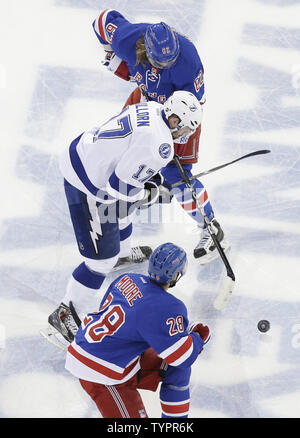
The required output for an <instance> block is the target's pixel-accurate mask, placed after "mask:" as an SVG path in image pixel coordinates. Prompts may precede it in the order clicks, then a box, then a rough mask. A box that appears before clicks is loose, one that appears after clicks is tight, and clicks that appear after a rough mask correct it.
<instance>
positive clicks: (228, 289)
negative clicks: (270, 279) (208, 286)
mask: <svg viewBox="0 0 300 438" xmlns="http://www.w3.org/2000/svg"><path fill="white" fill-rule="evenodd" d="M174 161H175V164H176V166H177V168H178V170H179V172H180V174H181V177H182V179H183V181H184V183H185V184H186V186H187V188H188V189H189V191H190V192H191V195H192V198H193V200H194V201H195V203H196V206H197V209H198V210H199V212H200V213H201V215H202V217H203V219H204V222H205V225H206V227H207V229H208V232H209V234H210V236H211V238H212V240H213V242H214V244H215V246H216V248H217V251H218V253H219V255H220V257H221V259H222V261H223V263H224V265H225V268H226V272H227V279H226V282H225V285H224V287H223V289H222V290H221V292H220V293H219V295H218V296H217V298H216V299H215V301H214V307H215V308H216V309H217V310H221V309H223V308H224V307H225V306H226V304H227V302H228V300H229V298H230V296H231V294H232V291H233V287H234V284H235V275H234V272H233V270H232V268H231V266H230V263H229V261H228V259H227V257H226V255H225V253H224V250H223V248H222V246H221V245H220V242H219V241H218V239H217V236H216V234H215V232H214V230H213V228H212V224H211V222H210V220H209V219H208V217H207V216H206V214H205V211H204V208H203V207H202V205H201V203H200V201H199V199H198V198H197V194H196V192H195V190H194V187H193V185H192V184H191V180H190V178H189V177H188V175H187V173H186V171H185V170H184V168H183V167H182V164H181V162H180V159H179V156H178V155H176V154H175V155H174Z"/></svg>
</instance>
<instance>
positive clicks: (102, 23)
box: [93, 9, 205, 103]
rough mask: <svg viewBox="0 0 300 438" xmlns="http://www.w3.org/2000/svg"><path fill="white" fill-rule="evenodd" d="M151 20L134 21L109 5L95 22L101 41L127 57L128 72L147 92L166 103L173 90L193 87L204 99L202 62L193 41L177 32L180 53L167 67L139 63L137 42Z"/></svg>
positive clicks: (196, 94)
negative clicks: (170, 65)
mask: <svg viewBox="0 0 300 438" xmlns="http://www.w3.org/2000/svg"><path fill="white" fill-rule="evenodd" d="M148 26H149V23H138V24H132V23H130V22H129V21H128V20H126V18H125V17H124V16H123V15H122V14H120V13H119V12H118V11H116V10H113V9H106V10H105V11H103V12H102V13H101V14H100V16H99V17H98V18H97V19H96V20H95V21H94V22H93V28H94V31H95V33H96V35H97V37H98V39H99V41H100V43H101V44H102V45H103V46H104V47H105V46H106V47H107V48H110V49H111V50H113V51H114V52H115V53H116V55H117V56H118V57H119V58H121V59H122V60H123V61H125V63H126V65H127V67H128V74H129V75H128V79H129V76H130V77H131V79H132V80H134V81H136V83H137V85H139V86H140V87H141V88H143V89H144V90H145V91H146V93H147V94H148V96H149V97H150V98H151V99H152V100H155V101H157V102H160V103H163V102H164V101H165V100H166V99H167V98H168V97H169V96H170V95H171V94H172V93H173V92H174V91H176V90H185V91H190V92H192V93H193V94H195V96H196V97H197V98H198V99H199V100H200V101H201V103H204V101H205V97H204V81H203V75H204V71H203V65H202V62H201V60H200V57H199V55H198V52H197V50H196V48H195V46H194V44H193V43H192V42H191V41H190V40H189V39H188V38H187V37H185V36H183V35H181V34H179V33H178V32H177V34H178V39H179V45H180V54H179V57H178V59H177V61H176V62H175V64H174V65H173V66H172V67H171V68H168V69H158V68H155V67H153V66H152V65H151V64H150V63H149V62H146V63H145V66H143V65H142V64H141V63H139V64H137V65H136V42H137V41H138V39H139V38H140V37H141V36H142V35H144V34H145V32H146V29H147V27H148Z"/></svg>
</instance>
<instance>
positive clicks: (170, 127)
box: [48, 92, 202, 342]
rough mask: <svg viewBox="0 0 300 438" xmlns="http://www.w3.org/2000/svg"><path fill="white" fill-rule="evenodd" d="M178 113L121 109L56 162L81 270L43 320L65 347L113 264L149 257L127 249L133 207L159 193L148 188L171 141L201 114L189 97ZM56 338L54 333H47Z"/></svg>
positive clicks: (143, 106) (151, 105)
mask: <svg viewBox="0 0 300 438" xmlns="http://www.w3.org/2000/svg"><path fill="white" fill-rule="evenodd" d="M183 93H184V94H183V95H182V92H175V93H174V94H173V96H172V99H173V100H174V99H175V100H176V99H177V100H182V96H184V97H185V98H186V102H187V103H188V105H181V107H180V106H179V107H180V108H183V109H181V110H180V111H178V114H175V113H172V114H170V113H166V112H165V109H166V107H165V106H164V105H161V104H159V103H157V102H148V103H140V104H137V105H132V106H129V107H127V108H126V109H124V110H123V111H122V112H121V113H120V114H118V115H116V116H115V117H112V118H111V119H109V120H108V121H107V122H106V123H104V124H102V125H101V126H97V127H94V128H92V129H89V130H87V131H85V132H84V133H82V134H81V135H80V136H79V137H77V138H76V139H75V140H73V141H72V143H71V145H70V146H69V147H68V148H67V149H66V150H65V151H64V153H63V154H62V156H61V159H60V169H61V172H62V174H63V176H64V178H65V182H64V185H65V193H66V198H67V202H68V206H69V211H70V216H71V220H72V224H73V228H74V232H75V236H76V240H77V245H78V249H79V252H80V254H81V256H82V257H83V261H82V263H81V264H80V265H79V266H77V267H76V269H75V270H74V271H73V273H72V275H71V277H70V280H69V282H68V285H67V289H66V293H65V295H64V297H63V298H62V302H61V304H60V305H59V307H58V308H57V309H56V310H55V311H54V312H53V313H52V314H51V315H50V316H49V319H48V321H49V323H50V326H51V327H52V328H54V329H55V330H57V331H58V332H59V333H61V334H62V335H63V336H64V338H65V339H66V340H67V341H69V342H70V341H72V340H73V338H74V334H75V333H76V330H77V325H78V324H77V322H78V319H77V316H76V315H77V314H79V315H80V316H81V315H82V314H85V313H86V312H87V311H88V310H90V309H91V303H93V301H94V299H95V292H97V291H98V290H99V289H100V288H101V285H102V283H103V282H104V280H105V277H106V275H107V274H108V273H109V272H111V271H112V269H114V267H115V266H116V265H121V266H123V265H122V263H123V262H141V261H144V260H146V259H148V258H149V256H150V254H151V252H152V250H151V248H149V247H136V248H131V244H130V237H131V234H132V222H131V218H132V215H133V213H134V211H135V209H136V208H140V207H141V206H142V205H143V206H149V205H151V204H152V203H153V202H155V201H156V199H157V197H158V194H159V190H158V187H157V184H155V183H154V182H152V181H151V178H152V177H153V176H154V175H156V174H157V173H158V172H159V171H160V170H161V169H162V168H163V167H164V166H166V165H167V164H168V163H169V162H170V161H171V160H172V159H173V155H174V150H173V139H174V138H176V137H179V136H181V135H186V134H187V133H188V132H193V131H194V130H195V128H196V127H197V126H199V125H200V123H201V118H202V109H201V106H200V104H199V102H198V100H197V98H196V97H195V96H194V95H193V94H192V93H189V92H183ZM51 334H54V335H55V332H54V333H51Z"/></svg>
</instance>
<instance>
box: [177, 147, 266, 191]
mask: <svg viewBox="0 0 300 438" xmlns="http://www.w3.org/2000/svg"><path fill="white" fill-rule="evenodd" d="M269 152H271V151H269V150H268V149H261V150H259V151H254V152H250V153H249V154H247V155H243V156H242V157H240V158H237V159H236V160H233V161H230V162H229V163H225V164H221V165H220V166H217V167H213V168H212V169H209V170H205V171H204V172H200V173H197V175H193V176H191V177H190V178H189V179H190V181H192V180H194V179H196V178H200V177H201V176H204V175H208V174H209V173H213V172H215V171H216V170H219V169H223V167H227V166H229V165H230V164H233V163H236V162H237V161H240V160H243V159H244V158H248V157H254V156H255V155H262V154H268V153H269ZM184 182H185V181H184V180H181V181H178V182H177V183H174V184H172V188H173V187H177V186H179V185H180V184H182V183H184Z"/></svg>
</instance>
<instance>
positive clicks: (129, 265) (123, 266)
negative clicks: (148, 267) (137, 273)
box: [110, 260, 148, 272]
mask: <svg viewBox="0 0 300 438" xmlns="http://www.w3.org/2000/svg"><path fill="white" fill-rule="evenodd" d="M147 261H148V260H143V261H142V262H124V263H122V264H120V265H117V266H114V267H113V268H112V270H111V271H110V272H116V271H124V269H131V268H133V267H134V266H137V265H138V266H141V264H142V263H145V262H147Z"/></svg>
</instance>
